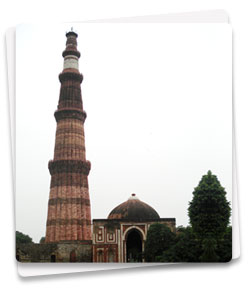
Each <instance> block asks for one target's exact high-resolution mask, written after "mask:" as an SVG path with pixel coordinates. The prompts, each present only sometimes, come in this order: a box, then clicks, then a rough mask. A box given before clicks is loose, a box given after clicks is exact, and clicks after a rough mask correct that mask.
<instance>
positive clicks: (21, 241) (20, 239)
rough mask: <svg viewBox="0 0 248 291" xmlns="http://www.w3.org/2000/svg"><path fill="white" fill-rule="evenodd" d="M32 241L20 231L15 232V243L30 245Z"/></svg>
mask: <svg viewBox="0 0 248 291" xmlns="http://www.w3.org/2000/svg"><path fill="white" fill-rule="evenodd" d="M32 242H33V240H32V238H31V237H29V236H28V235H26V234H23V233H22V232H20V231H16V243H19V244H24V243H32Z"/></svg>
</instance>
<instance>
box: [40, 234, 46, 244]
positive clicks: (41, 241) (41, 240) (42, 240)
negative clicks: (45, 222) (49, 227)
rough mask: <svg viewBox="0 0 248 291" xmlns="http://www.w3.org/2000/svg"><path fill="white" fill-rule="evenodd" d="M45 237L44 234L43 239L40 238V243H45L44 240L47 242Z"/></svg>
mask: <svg viewBox="0 0 248 291" xmlns="http://www.w3.org/2000/svg"><path fill="white" fill-rule="evenodd" d="M45 239H46V238H45V237H44V236H43V237H41V239H40V244H43V243H44V242H45Z"/></svg>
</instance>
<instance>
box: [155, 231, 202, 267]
mask: <svg viewBox="0 0 248 291" xmlns="http://www.w3.org/2000/svg"><path fill="white" fill-rule="evenodd" d="M201 254H202V248H201V244H200V242H199V239H197V237H196V235H195V234H194V233H193V231H192V227H189V226H188V227H186V228H185V227H180V228H178V229H177V236H176V239H175V243H174V244H173V245H172V246H171V247H170V248H169V249H168V250H167V251H164V252H163V255H162V256H161V257H160V261H161V262H199V261H200V259H199V258H200V256H201Z"/></svg>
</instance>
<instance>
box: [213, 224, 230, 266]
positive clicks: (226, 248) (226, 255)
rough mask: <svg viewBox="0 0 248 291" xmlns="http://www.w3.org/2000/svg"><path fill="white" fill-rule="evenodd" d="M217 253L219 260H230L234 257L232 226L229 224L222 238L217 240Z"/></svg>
mask: <svg viewBox="0 0 248 291" xmlns="http://www.w3.org/2000/svg"><path fill="white" fill-rule="evenodd" d="M216 254H217V255H218V257H219V262H229V261H230V260H231V259H232V227H231V226H229V227H227V229H226V232H225V234H224V236H223V238H221V239H220V240H218V242H217V249H216Z"/></svg>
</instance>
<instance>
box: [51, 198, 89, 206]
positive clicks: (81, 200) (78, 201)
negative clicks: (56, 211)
mask: <svg viewBox="0 0 248 291" xmlns="http://www.w3.org/2000/svg"><path fill="white" fill-rule="evenodd" d="M58 203H60V204H62V203H63V204H81V205H86V206H90V200H89V199H85V198H50V199H49V202H48V204H49V205H56V204H58Z"/></svg>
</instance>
